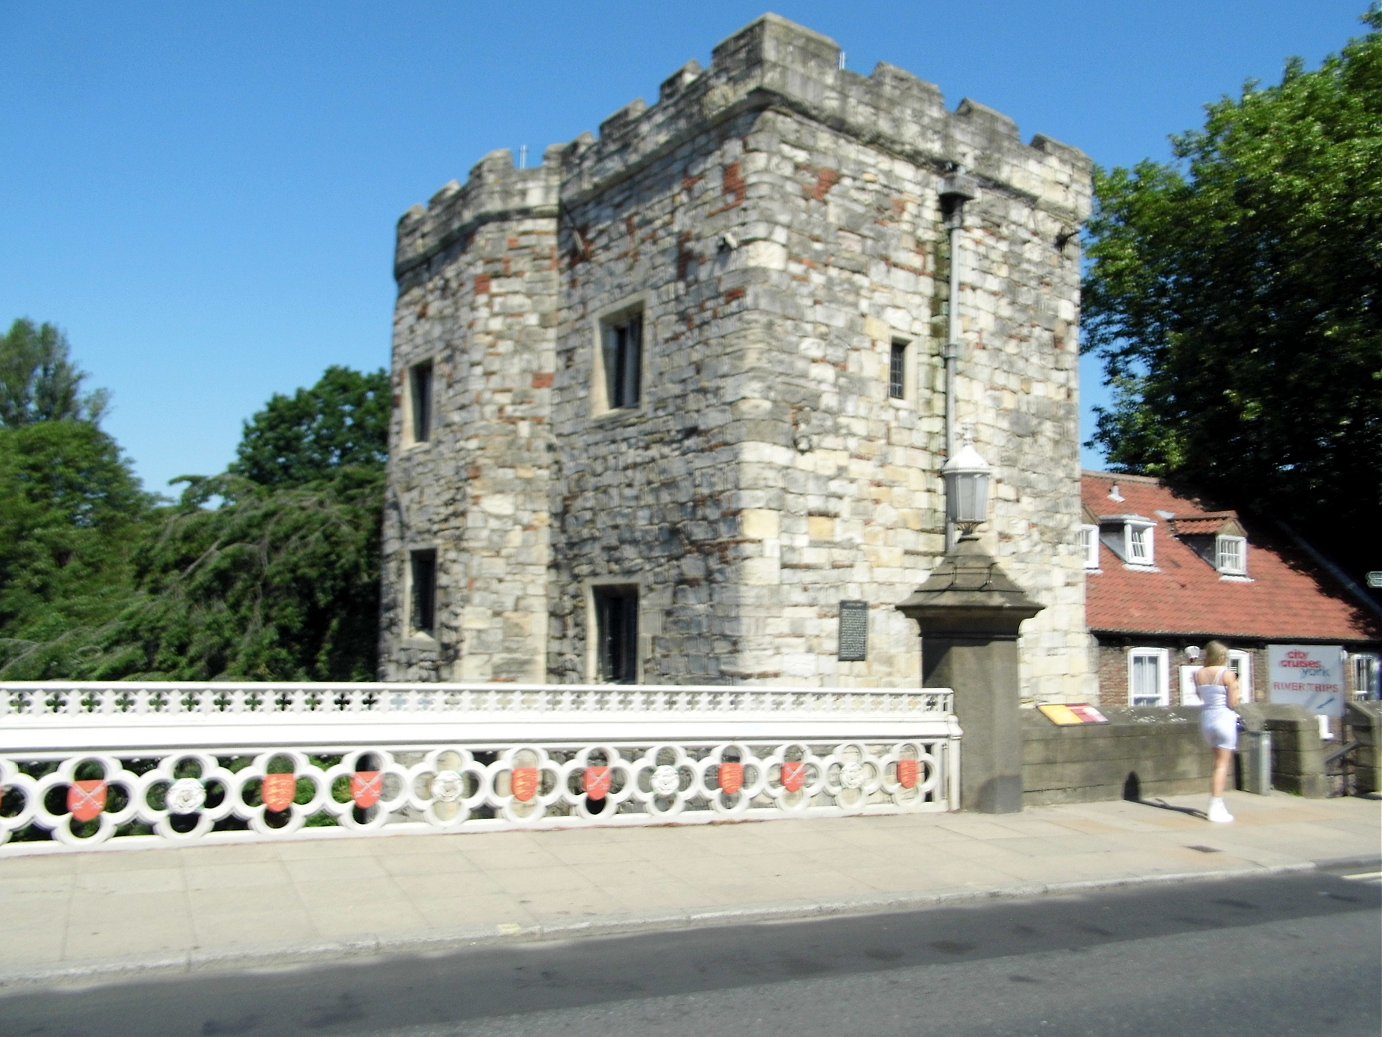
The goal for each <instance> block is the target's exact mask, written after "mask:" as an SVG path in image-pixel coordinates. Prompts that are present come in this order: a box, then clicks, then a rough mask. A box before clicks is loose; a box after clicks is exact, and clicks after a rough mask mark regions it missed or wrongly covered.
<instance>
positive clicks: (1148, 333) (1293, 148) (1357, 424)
mask: <svg viewBox="0 0 1382 1037" xmlns="http://www.w3.org/2000/svg"><path fill="white" fill-rule="evenodd" d="M1364 21H1365V23H1366V24H1367V26H1368V27H1369V28H1370V30H1371V31H1370V32H1368V33H1367V34H1366V35H1364V36H1362V37H1360V38H1358V39H1355V40H1353V41H1352V42H1350V43H1349V44H1348V45H1347V46H1346V47H1345V48H1344V50H1343V51H1342V52H1341V53H1340V54H1339V55H1337V56H1333V57H1331V58H1329V59H1327V60H1326V61H1325V62H1324V63H1323V65H1322V66H1321V67H1320V68H1319V69H1318V70H1316V71H1313V72H1309V71H1306V70H1305V69H1304V68H1303V66H1302V64H1301V62H1300V61H1299V60H1293V61H1291V62H1290V63H1289V64H1288V65H1287V67H1286V71H1285V75H1284V77H1283V79H1282V81H1281V83H1280V84H1279V85H1277V86H1272V87H1268V88H1260V87H1259V86H1257V85H1255V84H1251V83H1250V84H1248V85H1247V86H1246V87H1245V88H1244V90H1243V93H1242V96H1241V97H1239V98H1237V99H1231V98H1225V99H1223V100H1220V101H1219V102H1217V103H1215V104H1212V105H1209V106H1208V107H1207V108H1206V120H1205V126H1204V128H1203V129H1202V130H1198V131H1192V132H1187V133H1185V134H1182V135H1180V136H1177V137H1173V138H1172V142H1173V145H1174V155H1175V157H1176V161H1175V162H1174V163H1171V164H1158V163H1153V162H1143V163H1141V164H1139V165H1138V166H1136V167H1135V168H1133V169H1131V170H1128V169H1113V170H1111V171H1102V170H1101V171H1098V172H1096V176H1095V193H1096V207H1095V212H1094V215H1093V217H1092V218H1091V220H1090V223H1089V227H1088V257H1089V266H1088V268H1087V274H1086V278H1085V284H1084V314H1085V336H1086V338H1085V343H1084V348H1085V349H1086V350H1087V351H1093V352H1095V353H1097V354H1098V355H1099V356H1100V357H1101V358H1102V360H1103V363H1104V368H1105V372H1106V374H1107V375H1108V377H1109V380H1110V382H1111V384H1112V386H1113V388H1114V398H1113V403H1112V405H1111V406H1110V407H1109V408H1107V409H1103V408H1101V409H1100V410H1099V413H1098V425H1097V430H1096V432H1095V434H1094V437H1093V442H1094V444H1097V445H1099V446H1102V447H1103V448H1104V449H1105V450H1106V452H1107V454H1108V457H1109V460H1110V463H1111V465H1112V467H1114V468H1115V469H1116V470H1121V471H1129V472H1143V473H1149V474H1156V475H1160V476H1163V477H1167V478H1171V479H1173V480H1178V481H1181V482H1183V483H1185V484H1187V485H1189V486H1191V487H1194V488H1196V489H1199V490H1200V491H1201V492H1204V493H1207V494H1210V495H1213V496H1216V497H1218V498H1220V499H1222V500H1224V501H1227V502H1232V503H1233V504H1234V505H1235V506H1238V507H1241V508H1245V509H1252V510H1256V511H1258V512H1260V513H1262V514H1266V515H1273V516H1276V517H1279V518H1281V519H1284V520H1286V521H1288V522H1291V523H1293V524H1295V525H1297V526H1298V527H1300V528H1301V529H1302V530H1304V531H1306V532H1309V533H1312V534H1314V535H1315V536H1316V537H1317V538H1321V539H1322V538H1323V537H1324V536H1325V535H1326V534H1328V535H1329V541H1330V542H1332V543H1335V544H1340V543H1343V544H1344V546H1347V542H1348V541H1350V540H1353V539H1354V538H1352V537H1349V536H1348V535H1347V534H1348V533H1356V534H1358V537H1357V540H1362V539H1363V535H1364V534H1365V533H1367V531H1369V530H1370V531H1371V533H1370V534H1368V535H1367V538H1366V539H1367V545H1366V550H1367V551H1368V552H1370V553H1371V556H1372V558H1373V559H1374V560H1375V558H1376V549H1375V547H1374V546H1373V545H1375V543H1376V536H1375V533H1376V528H1377V525H1378V518H1379V515H1382V510H1379V505H1380V498H1379V494H1382V402H1380V401H1382V13H1378V12H1377V11H1376V10H1374V12H1373V13H1371V14H1369V15H1366V16H1365V17H1364ZM1340 533H1344V534H1345V536H1343V537H1340V536H1339V534H1340ZM1358 560H1361V556H1359V558H1358ZM1371 567H1373V568H1382V566H1376V565H1373V566H1371Z"/></svg>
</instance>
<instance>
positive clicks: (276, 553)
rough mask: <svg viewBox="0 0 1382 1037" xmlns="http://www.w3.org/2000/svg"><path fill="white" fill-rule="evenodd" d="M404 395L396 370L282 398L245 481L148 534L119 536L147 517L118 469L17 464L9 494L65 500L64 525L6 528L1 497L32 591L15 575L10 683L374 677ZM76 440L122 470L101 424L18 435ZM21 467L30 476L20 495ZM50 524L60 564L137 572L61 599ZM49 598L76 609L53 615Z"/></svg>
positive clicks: (4, 628) (192, 485)
mask: <svg viewBox="0 0 1382 1037" xmlns="http://www.w3.org/2000/svg"><path fill="white" fill-rule="evenodd" d="M386 387H387V381H386V378H385V376H384V374H383V372H380V373H379V374H377V375H360V374H357V373H356V372H353V371H349V370H346V369H345V368H331V369H329V370H328V371H327V373H326V375H325V376H324V377H323V378H322V380H321V381H320V382H319V383H318V384H317V386H315V387H314V388H313V389H310V390H305V391H302V392H299V393H298V394H297V395H296V396H294V397H292V398H287V397H282V396H275V397H274V398H273V399H272V400H271V401H270V403H269V406H268V407H267V408H266V409H265V410H264V411H263V412H261V413H260V414H259V415H256V417H255V419H254V421H252V422H247V423H246V426H245V437H244V440H243V441H242V443H241V445H240V450H239V455H238V460H237V462H236V464H235V465H232V470H231V471H228V472H226V473H223V474H221V475H218V476H211V477H202V476H196V477H189V478H188V479H186V480H185V482H186V483H187V485H186V488H185V489H184V491H183V494H182V498H181V500H180V501H178V502H177V503H176V504H171V505H168V506H165V507H162V508H160V509H158V510H157V511H156V512H155V513H153V515H152V516H151V518H150V519H149V521H147V522H145V523H143V524H142V526H136V525H134V524H130V525H128V526H126V527H119V526H117V525H114V524H112V520H113V518H114V516H116V515H119V514H121V513H123V512H125V511H128V512H129V513H132V514H134V513H138V508H137V507H136V506H135V504H136V503H137V501H134V500H131V499H129V498H128V494H127V493H125V490H126V489H127V488H126V487H125V486H124V484H123V483H122V481H121V479H120V478H119V473H118V471H115V470H105V469H101V468H99V467H98V466H97V465H96V464H95V462H94V461H92V462H91V463H88V464H86V465H85V466H84V467H78V466H77V461H78V460H80V459H81V458H82V457H83V456H84V455H83V453H82V451H78V450H75V449H73V445H72V444H71V443H68V442H66V440H65V439H62V441H61V442H59V443H55V444H54V448H53V451H52V452H51V456H49V455H44V454H41V453H36V452H31V451H30V450H29V449H28V448H27V447H25V448H24V449H16V450H15V451H13V452H6V453H0V493H5V492H6V490H7V488H8V487H9V486H10V485H11V483H13V484H14V485H16V486H19V485H23V486H28V485H30V484H32V485H34V486H54V487H56V488H55V489H52V490H51V492H49V497H50V498H51V500H50V501H49V504H48V506H47V510H45V511H43V512H42V514H43V515H44V516H47V519H46V521H47V525H42V524H41V523H40V522H39V521H38V519H37V518H36V517H35V514H33V513H29V512H26V513H25V514H24V515H22V516H20V517H17V518H16V519H15V521H14V522H13V523H12V524H11V525H9V526H7V525H5V524H4V516H5V514H6V512H5V511H4V504H5V502H3V501H0V538H3V539H4V544H3V545H0V567H3V566H6V565H10V566H11V568H10V570H8V571H12V572H14V573H17V574H21V577H22V578H20V579H16V580H14V581H10V580H7V579H0V587H2V588H3V589H0V677H3V678H6V679H11V680H15V679H30V680H42V679H50V678H63V679H88V680H184V681H204V680H217V679H243V680H263V681H275V680H322V681H332V680H372V679H374V676H375V670H376V658H377V624H378V616H379V565H380V544H379V540H380V523H381V518H382V514H383V507H384V458H385V455H386V435H387V419H388V405H387V398H386V397H385V391H386ZM76 427H80V428H81V429H84V433H83V434H84V435H85V436H87V437H88V438H89V439H90V440H91V442H92V443H93V444H94V443H97V442H100V441H104V442H105V443H106V444H107V445H108V448H109V452H108V454H106V455H100V456H102V457H104V459H105V461H106V462H108V463H114V461H116V460H118V458H117V457H116V454H115V452H114V445H113V444H110V443H109V441H108V440H104V437H103V434H102V433H100V432H99V430H97V429H95V427H94V426H75V425H74V424H73V423H70V422H68V423H47V424H43V425H37V426H34V427H33V428H31V429H30V428H25V429H21V430H16V431H14V432H13V433H5V434H7V435H11V436H13V437H16V438H18V437H21V436H23V437H32V438H33V439H34V440H35V441H42V440H44V437H45V436H48V437H52V438H55V439H56V438H60V437H59V432H58V431H57V430H58V429H59V428H62V429H66V430H70V429H73V428H76ZM74 434H75V433H71V432H70V431H69V432H63V433H62V436H63V437H66V436H70V435H74ZM4 444H5V440H4V439H3V438H0V447H3V446H4ZM21 458H22V459H23V463H22V464H21V463H20V460H19V459H21ZM6 465H8V466H9V467H8V468H7V467H6ZM10 468H13V469H15V471H16V473H17V474H15V476H14V478H13V479H10V480H9V481H8V482H7V481H6V480H7V479H9V476H8V474H7V473H8V472H9V470H10ZM237 469H243V470H237ZM251 471H252V472H254V473H255V475H257V476H259V478H254V477H251V476H250V475H249V472H251ZM126 474H127V475H128V473H126ZM131 478H132V477H131ZM59 490H61V492H58V491H59ZM122 494H123V496H122ZM6 496H7V497H8V496H10V494H9V493H6ZM15 496H16V498H17V499H18V500H27V498H24V497H22V495H20V494H15ZM45 499H46V498H45ZM140 499H142V498H140ZM58 502H61V504H62V506H63V508H64V509H65V510H59V508H58ZM10 503H11V505H12V506H13V507H15V508H17V507H18V504H17V503H16V502H10ZM145 506H147V505H145ZM33 510H34V509H31V512H33ZM50 528H51V530H52V531H53V532H52V537H51V540H52V544H53V545H54V546H53V547H52V549H51V550H49V553H50V554H53V555H54V557H58V556H59V555H61V558H62V559H66V561H65V562H63V564H64V565H69V566H70V565H73V564H75V563H74V562H73V559H75V558H79V557H80V558H85V559H88V560H94V559H98V558H102V557H105V555H103V554H102V552H106V554H108V555H109V556H110V557H111V558H112V559H116V560H118V561H119V563H120V566H122V568H118V569H117V568H116V567H114V566H113V565H112V568H111V569H110V572H111V574H112V578H111V579H110V580H108V581H107V582H106V583H105V584H98V583H97V582H96V581H86V580H83V579H82V578H81V577H80V570H79V569H73V570H72V571H71V573H70V574H69V575H70V577H71V578H70V579H66V581H65V582H61V593H59V592H58V591H56V590H52V589H51V588H52V587H56V586H57V584H58V582H60V581H57V579H56V577H54V576H52V573H53V572H55V571H58V570H61V569H62V566H61V565H58V564H57V563H56V562H49V561H48V560H47V555H44V554H43V553H42V551H43V550H48V548H46V547H44V545H47V544H49V540H48V539H44V538H43V537H36V536H33V535H32V534H33V533H34V532H35V531H40V530H48V529H50ZM11 529H13V530H16V531H18V532H17V533H16V534H15V536H13V537H11V536H10V535H9V534H10V530H11ZM83 531H88V532H87V533H85V534H84V532H83ZM21 533H22V536H21V535H20V534H21ZM83 535H85V537H86V538H85V539H82V537H83ZM25 538H27V539H25ZM21 541H22V543H20V542H21ZM69 544H75V547H73V548H72V549H71V550H69V548H68V545H69ZM6 547H9V548H10V555H7V554H5V553H4V551H5V548H6ZM74 552H75V553H74ZM11 555H13V556H14V558H13V560H11ZM6 571H7V570H5V569H3V568H0V577H3V575H4V573H5V572H6ZM45 574H48V575H46V576H45ZM117 577H118V578H117ZM45 579H46V580H47V582H46V583H45V582H44V580H45ZM11 582H13V585H12V586H11ZM32 588H38V590H35V589H32ZM102 588H104V589H102ZM40 591H42V592H43V593H47V594H48V595H49V597H51V598H53V599H54V600H57V601H59V602H65V603H66V604H65V605H64V606H63V607H62V608H46V610H45V609H44V608H40V607H38V605H36V602H38V601H39V600H40ZM11 601H13V602H14V603H15V604H14V607H13V608H12V609H11V608H10V604H9V603H10V602H11ZM7 609H10V611H6V610H7ZM35 617H39V618H43V619H44V621H43V622H38V621H36V619H35Z"/></svg>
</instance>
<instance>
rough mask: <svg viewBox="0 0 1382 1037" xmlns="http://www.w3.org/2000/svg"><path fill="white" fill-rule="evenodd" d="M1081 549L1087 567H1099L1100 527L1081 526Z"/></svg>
mask: <svg viewBox="0 0 1382 1037" xmlns="http://www.w3.org/2000/svg"><path fill="white" fill-rule="evenodd" d="M1080 550H1081V551H1082V552H1083V553H1084V567H1085V568H1086V569H1097V568H1099V527H1098V526H1081V527H1080Z"/></svg>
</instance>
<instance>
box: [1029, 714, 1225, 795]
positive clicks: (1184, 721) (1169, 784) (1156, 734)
mask: <svg viewBox="0 0 1382 1037" xmlns="http://www.w3.org/2000/svg"><path fill="white" fill-rule="evenodd" d="M1100 712H1101V713H1103V714H1104V715H1105V716H1106V717H1108V719H1109V723H1107V724H1082V725H1079V726H1073V725H1072V726H1068V727H1059V726H1057V725H1055V724H1053V723H1051V722H1050V721H1049V720H1047V719H1046V717H1045V716H1043V715H1042V714H1041V713H1040V712H1038V711H1036V710H1029V711H1027V712H1026V713H1024V715H1023V729H1022V783H1023V796H1022V801H1023V803H1024V804H1025V805H1027V806H1039V805H1042V804H1046V803H1089V802H1097V801H1099V800H1109V799H1151V798H1154V797H1157V796H1180V795H1190V794H1192V793H1198V792H1204V793H1205V794H1206V795H1207V794H1208V789H1209V776H1210V770H1211V769H1212V765H1213V758H1212V754H1211V753H1210V751H1209V750H1208V749H1207V748H1206V747H1205V744H1204V741H1203V739H1201V737H1200V728H1199V710H1198V709H1170V710H1162V709H1159V710H1144V709H1116V708H1108V707H1102V708H1101V709H1100Z"/></svg>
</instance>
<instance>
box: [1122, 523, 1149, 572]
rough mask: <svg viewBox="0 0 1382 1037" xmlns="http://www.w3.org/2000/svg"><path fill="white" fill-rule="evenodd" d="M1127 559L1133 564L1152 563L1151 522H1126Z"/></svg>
mask: <svg viewBox="0 0 1382 1037" xmlns="http://www.w3.org/2000/svg"><path fill="white" fill-rule="evenodd" d="M1126 528H1127V536H1128V540H1127V547H1128V561H1129V562H1132V563H1133V564H1134V565H1151V564H1152V526H1151V523H1146V524H1142V523H1136V522H1129V523H1128V524H1127V527H1126Z"/></svg>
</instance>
